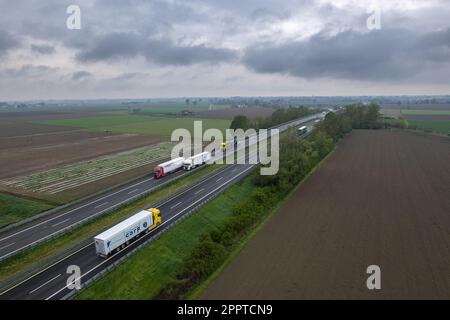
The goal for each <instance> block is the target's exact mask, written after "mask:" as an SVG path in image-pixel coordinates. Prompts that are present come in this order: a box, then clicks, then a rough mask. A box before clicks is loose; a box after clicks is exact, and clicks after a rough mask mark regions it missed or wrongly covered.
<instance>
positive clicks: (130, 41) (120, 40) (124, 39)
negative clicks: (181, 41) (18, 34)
mask: <svg viewBox="0 0 450 320" xmlns="http://www.w3.org/2000/svg"><path fill="white" fill-rule="evenodd" d="M137 55H142V56H144V57H145V58H146V59H147V60H148V61H151V62H154V63H156V64H160V65H175V66H186V65H192V64H197V63H219V62H226V61H231V60H232V59H234V58H236V53H235V52H234V51H232V50H229V49H223V48H213V47H208V46H206V45H204V44H200V45H176V44H174V43H173V42H172V41H171V40H169V39H162V40H154V39H146V38H145V37H144V36H140V35H136V34H130V33H112V34H107V35H103V36H100V37H99V38H98V39H97V40H96V41H93V44H92V45H91V46H90V47H89V48H87V49H86V50H84V51H82V52H80V53H79V54H78V55H77V59H78V60H79V61H82V62H95V61H103V60H116V59H129V58H133V57H136V56H137Z"/></svg>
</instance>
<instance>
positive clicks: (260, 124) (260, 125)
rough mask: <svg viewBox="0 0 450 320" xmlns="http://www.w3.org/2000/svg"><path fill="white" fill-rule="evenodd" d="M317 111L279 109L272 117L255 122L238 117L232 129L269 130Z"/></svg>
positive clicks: (235, 118)
mask: <svg viewBox="0 0 450 320" xmlns="http://www.w3.org/2000/svg"><path fill="white" fill-rule="evenodd" d="M315 112H317V111H314V110H311V109H309V108H306V107H292V106H290V107H289V108H278V109H276V110H275V111H274V112H273V113H272V115H271V116H270V117H265V118H262V117H260V118H257V119H255V120H249V119H248V118H247V117H246V116H243V115H237V116H235V117H234V119H233V121H232V122H231V125H230V128H231V129H244V130H247V129H249V128H253V129H256V130H258V129H267V128H270V127H274V126H276V125H279V124H282V123H285V122H288V121H291V120H295V119H299V118H302V117H306V116H308V115H311V114H313V113H315Z"/></svg>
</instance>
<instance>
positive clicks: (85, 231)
mask: <svg viewBox="0 0 450 320" xmlns="http://www.w3.org/2000/svg"><path fill="white" fill-rule="evenodd" d="M218 167H219V166H218V165H211V166H206V167H203V168H200V169H198V171H197V172H193V173H192V174H190V175H188V176H186V177H184V178H180V179H179V180H177V181H174V182H173V183H170V184H169V185H167V186H165V187H162V188H161V189H159V190H157V191H155V192H153V193H151V194H150V195H148V196H147V197H145V198H142V199H140V200H137V201H136V202H133V203H132V204H130V205H127V206H125V207H123V208H120V209H118V210H116V211H114V212H112V213H109V214H105V215H103V216H101V217H98V218H96V219H94V220H92V221H90V222H88V223H87V224H85V225H83V226H81V227H79V228H77V229H75V230H72V231H69V232H67V233H65V234H63V235H61V236H60V237H57V238H55V239H51V240H50V241H46V242H44V243H42V244H39V245H38V246H36V247H34V248H32V249H30V250H27V251H25V252H22V253H19V254H17V255H15V256H13V257H11V258H8V259H6V260H4V261H1V262H0V282H3V281H5V280H7V279H9V278H11V277H13V276H17V275H19V274H20V273H22V272H24V271H26V270H28V269H30V268H32V267H33V266H34V265H35V264H36V262H37V261H44V260H45V259H50V258H51V257H52V256H55V255H57V254H60V253H62V252H64V250H67V249H69V248H71V247H73V246H75V245H76V244H78V243H80V242H82V241H84V240H86V239H89V238H92V237H94V236H95V235H96V234H97V233H99V232H100V231H102V230H104V229H106V228H108V227H110V226H112V225H114V224H116V223H118V222H120V221H122V220H124V219H126V218H128V217H129V216H131V215H133V214H134V213H136V211H138V210H140V209H142V208H143V207H145V206H149V205H150V204H152V203H154V202H155V201H157V200H160V199H163V198H166V197H168V196H170V195H171V194H172V193H174V192H177V191H179V190H181V189H182V188H185V187H188V186H190V185H193V184H194V183H196V182H197V181H199V180H200V179H201V178H203V177H205V176H206V175H208V174H209V173H211V172H212V171H214V170H216V169H218Z"/></svg>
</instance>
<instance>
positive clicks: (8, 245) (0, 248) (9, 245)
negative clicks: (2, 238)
mask: <svg viewBox="0 0 450 320" xmlns="http://www.w3.org/2000/svg"><path fill="white" fill-rule="evenodd" d="M13 244H15V242H13V243H10V244H7V245H6V246H3V247H0V250H2V249H5V248H8V247H11V246H12V245H13Z"/></svg>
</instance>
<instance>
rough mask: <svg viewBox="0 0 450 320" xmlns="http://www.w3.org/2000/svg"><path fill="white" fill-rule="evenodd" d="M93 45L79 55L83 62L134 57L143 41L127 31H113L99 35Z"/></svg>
mask: <svg viewBox="0 0 450 320" xmlns="http://www.w3.org/2000/svg"><path fill="white" fill-rule="evenodd" d="M93 42H94V43H93V45H92V46H91V47H90V48H87V50H84V51H82V52H81V53H79V54H78V55H77V59H78V60H80V61H83V62H90V61H101V60H111V59H118V58H132V57H134V56H136V55H137V54H138V53H139V51H140V48H141V42H140V40H139V38H138V37H137V36H136V35H133V34H127V33H111V34H107V35H102V36H100V37H98V39H97V40H96V41H93Z"/></svg>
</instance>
